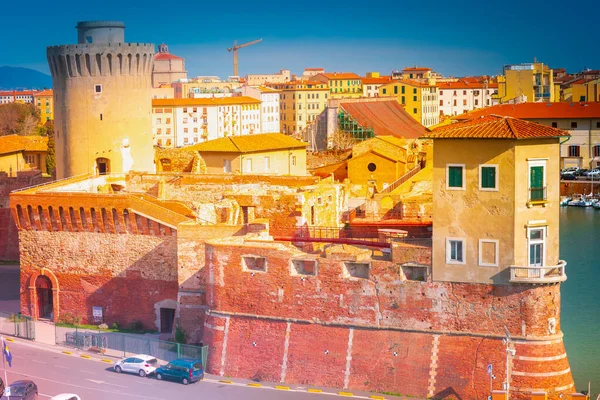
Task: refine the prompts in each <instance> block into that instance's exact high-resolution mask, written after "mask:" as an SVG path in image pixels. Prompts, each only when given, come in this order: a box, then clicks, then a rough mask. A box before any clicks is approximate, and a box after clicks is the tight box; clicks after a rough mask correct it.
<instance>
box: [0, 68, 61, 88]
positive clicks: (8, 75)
mask: <svg viewBox="0 0 600 400" xmlns="http://www.w3.org/2000/svg"><path fill="white" fill-rule="evenodd" d="M51 87H52V77H51V76H50V75H46V74H44V73H41V72H39V71H36V70H34V69H29V68H21V67H0V90H9V89H44V88H48V89H49V88H51Z"/></svg>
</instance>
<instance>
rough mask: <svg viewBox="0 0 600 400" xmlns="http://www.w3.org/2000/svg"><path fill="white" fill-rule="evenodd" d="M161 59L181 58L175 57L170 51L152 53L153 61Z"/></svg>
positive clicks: (179, 58)
mask: <svg viewBox="0 0 600 400" xmlns="http://www.w3.org/2000/svg"><path fill="white" fill-rule="evenodd" d="M162 60H183V58H181V57H177V56H176V55H173V54H171V53H156V54H155V55H154V61H162Z"/></svg>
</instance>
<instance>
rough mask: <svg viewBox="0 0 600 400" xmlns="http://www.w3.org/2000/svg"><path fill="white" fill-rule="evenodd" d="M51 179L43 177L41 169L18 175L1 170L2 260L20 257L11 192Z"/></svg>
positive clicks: (0, 225) (0, 217)
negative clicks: (10, 200)
mask: <svg viewBox="0 0 600 400" xmlns="http://www.w3.org/2000/svg"><path fill="white" fill-rule="evenodd" d="M51 180H52V178H51V177H42V173H41V172H40V171H22V172H17V176H16V177H15V176H13V177H9V176H8V174H7V173H5V172H0V261H17V260H18V259H19V235H18V231H17V226H16V225H15V222H14V221H13V218H12V216H11V213H10V207H9V198H8V195H9V193H10V192H12V191H13V190H19V189H23V188H26V187H29V186H33V185H39V184H41V183H47V182H50V181H51Z"/></svg>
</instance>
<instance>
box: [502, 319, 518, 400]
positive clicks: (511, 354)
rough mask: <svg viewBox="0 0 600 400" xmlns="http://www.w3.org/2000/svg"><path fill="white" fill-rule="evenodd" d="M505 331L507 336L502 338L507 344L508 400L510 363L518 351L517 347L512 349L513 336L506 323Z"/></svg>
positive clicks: (507, 392)
mask: <svg viewBox="0 0 600 400" xmlns="http://www.w3.org/2000/svg"><path fill="white" fill-rule="evenodd" d="M504 332H505V333H506V338H505V339H502V344H504V345H506V382H505V386H504V387H505V388H506V400H509V397H510V376H509V373H510V369H509V363H510V357H514V356H515V354H517V351H516V350H515V349H511V348H510V345H511V343H512V338H511V337H510V332H509V331H508V328H507V327H506V325H504Z"/></svg>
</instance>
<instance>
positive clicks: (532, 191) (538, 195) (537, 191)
mask: <svg viewBox="0 0 600 400" xmlns="http://www.w3.org/2000/svg"><path fill="white" fill-rule="evenodd" d="M547 203H548V196H547V187H546V186H544V187H531V188H529V201H528V202H527V207H531V206H533V205H538V204H541V205H543V206H545V205H546V204H547Z"/></svg>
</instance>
